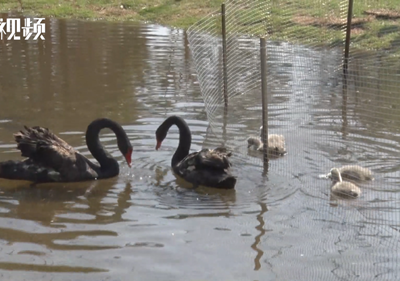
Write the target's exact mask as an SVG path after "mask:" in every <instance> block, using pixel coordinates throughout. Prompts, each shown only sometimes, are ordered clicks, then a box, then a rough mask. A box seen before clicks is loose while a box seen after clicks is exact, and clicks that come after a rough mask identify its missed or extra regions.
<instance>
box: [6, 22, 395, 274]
mask: <svg viewBox="0 0 400 281" xmlns="http://www.w3.org/2000/svg"><path fill="white" fill-rule="evenodd" d="M46 26H47V31H46V40H45V41H40V42H26V41H2V42H0V161H3V160H7V159H19V158H20V156H19V153H18V151H16V150H15V144H14V143H13V138H12V134H13V133H14V132H16V131H18V130H19V129H21V127H22V126H23V125H28V126H33V125H40V126H45V127H49V128H51V129H52V130H53V131H54V132H55V133H57V134H58V135H59V136H61V137H62V138H64V139H65V140H66V141H67V142H69V143H70V144H71V145H73V146H74V147H76V148H77V149H79V150H80V151H81V152H82V153H83V154H84V155H87V156H89V157H90V155H89V152H88V150H87V148H86V146H85V141H84V132H85V130H86V126H87V125H88V124H89V122H90V121H92V120H93V119H95V118H98V117H109V118H112V119H114V120H116V121H118V122H119V123H120V124H122V125H123V127H124V128H125V130H126V131H127V132H128V135H129V137H130V139H131V141H132V144H133V146H134V154H133V168H132V169H129V168H128V167H127V166H126V164H125V163H124V162H123V161H122V156H121V155H120V153H119V151H118V150H117V146H116V143H115V137H114V135H113V134H111V133H110V131H104V133H102V135H101V140H102V142H103V143H104V144H105V146H106V147H107V149H108V150H109V151H110V152H111V153H112V154H113V155H114V156H115V157H116V158H117V159H118V160H119V161H120V163H121V174H120V175H119V176H118V177H115V178H112V179H107V180H101V181H93V182H83V183H74V184H45V185H39V186H36V187H31V186H30V185H29V183H26V182H10V181H6V180H0V190H1V194H0V275H1V280H82V279H85V280H132V278H135V279H138V280H355V279H357V280H372V279H373V278H374V277H376V276H380V277H379V279H380V280H397V278H396V276H398V275H399V270H398V267H397V264H398V259H397V250H398V246H399V245H398V239H399V234H398V224H399V221H400V219H399V209H398V206H399V204H398V202H399V199H400V198H399V195H398V183H399V176H400V173H399V168H400V167H399V165H398V159H399V156H400V152H399V144H398V141H399V138H400V131H399V127H398V126H396V124H398V120H399V114H398V107H396V104H395V102H392V101H393V100H394V98H395V91H393V89H396V87H398V82H397V81H396V79H384V81H385V82H384V83H382V82H380V81H381V80H382V79H373V78H371V77H382V76H383V77H385V75H388V74H387V71H386V72H385V71H383V70H380V68H379V65H380V64H379V63H380V62H379V59H380V58H378V57H371V59H372V60H374V63H373V64H372V66H371V65H367V64H365V57H362V58H360V59H359V60H355V64H354V67H353V68H352V71H351V85H350V87H349V92H348V99H347V104H343V102H342V100H343V99H342V98H341V97H342V96H341V95H342V92H341V85H340V78H339V77H340V75H339V73H338V72H337V71H336V70H335V68H334V67H333V66H332V67H330V66H329V63H330V62H335V63H336V62H337V61H338V60H339V59H340V52H336V51H329V52H327V51H321V50H307V49H305V48H301V47H299V48H298V49H297V51H296V52H295V53H293V52H291V56H289V57H285V58H284V59H282V58H281V57H275V58H270V59H271V66H270V68H269V71H270V74H271V77H272V81H273V83H272V84H270V87H271V92H270V94H271V97H270V102H271V105H270V124H271V127H270V131H271V132H276V133H282V134H284V135H285V137H286V140H287V146H288V151H289V153H288V155H286V156H285V157H284V158H281V159H277V160H273V161H271V163H270V172H269V173H268V175H267V176H263V175H262V169H261V165H260V160H259V158H257V157H253V156H252V155H247V152H246V149H245V141H244V140H245V139H246V137H247V136H248V135H252V134H257V133H258V127H259V126H260V122H261V121H260V117H259V116H260V115H259V110H260V108H259V102H258V100H259V98H258V97H257V94H256V93H249V94H248V95H246V96H242V97H237V98H235V99H232V101H231V105H230V106H231V107H232V108H233V109H234V110H230V113H229V115H228V117H227V120H226V127H225V130H223V129H222V127H221V126H220V127H218V125H216V124H218V122H217V121H218V118H219V117H218V116H214V117H215V118H214V120H217V121H215V122H217V123H213V124H210V123H209V122H208V121H207V114H206V112H205V110H204V104H203V99H202V96H201V94H200V89H199V86H198V83H197V80H196V75H195V71H194V68H193V67H192V65H191V63H190V52H189V48H188V45H187V37H186V34H185V33H184V32H183V31H181V30H174V29H168V28H165V27H160V26H156V25H133V24H121V23H102V22H92V23H88V22H83V21H70V20H55V19H51V20H47V21H46ZM278 47H279V48H280V49H284V46H278ZM289 53H290V52H289ZM310 53H313V56H311V57H313V58H314V59H308V60H307V59H306V58H307V57H310V56H309V55H310ZM321 57H323V58H324V59H323V60H322V59H318V58H321ZM299 61H306V62H307V64H306V65H304V64H302V65H296V62H299ZM288 62H289V63H288ZM332 65H334V63H333V64H332ZM396 69H398V68H396V67H395V66H393V69H392V70H391V71H389V73H396V71H397V70H396ZM379 75H380V76H379ZM327 77H329V78H327ZM362 77H367V78H362ZM397 80H398V79H397ZM170 114H179V115H181V116H183V117H184V118H185V119H186V120H187V122H188V123H189V125H190V127H191V129H192V133H193V144H192V150H197V149H200V148H202V147H208V146H212V145H216V144H221V143H225V144H226V145H228V146H230V147H231V148H232V149H234V151H235V156H234V158H233V163H234V166H235V168H234V172H235V173H236V174H237V176H238V179H239V180H238V184H237V188H236V190H232V191H219V190H214V189H205V188H202V189H198V190H193V189H190V188H188V187H190V186H188V185H187V184H186V183H185V182H182V181H181V180H179V179H177V178H176V177H175V176H174V175H173V174H172V173H171V171H170V168H169V165H170V160H171V157H172V154H173V151H174V149H175V147H176V145H177V140H178V134H177V130H176V129H173V130H172V131H171V132H170V133H169V134H168V138H167V139H166V140H165V141H164V143H163V147H162V149H161V150H160V151H155V149H154V148H155V138H154V132H155V129H156V128H157V126H158V125H159V124H160V123H161V122H162V121H163V120H164V119H165V118H166V116H168V115H170ZM221 122H222V121H221ZM348 163H357V164H361V165H363V166H366V167H369V168H371V169H372V170H373V171H374V173H375V175H376V180H375V181H374V182H373V183H368V184H366V185H363V186H362V189H363V194H362V196H361V198H359V199H357V200H338V199H335V198H332V197H331V195H330V192H329V187H330V183H329V181H326V180H323V179H320V178H319V177H318V175H320V174H323V173H326V172H328V171H329V169H330V168H332V167H333V166H336V165H338V166H340V165H343V164H348Z"/></svg>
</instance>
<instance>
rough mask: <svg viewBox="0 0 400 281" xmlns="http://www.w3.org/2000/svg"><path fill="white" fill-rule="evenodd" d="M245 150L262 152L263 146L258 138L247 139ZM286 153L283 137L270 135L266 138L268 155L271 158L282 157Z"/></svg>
mask: <svg viewBox="0 0 400 281" xmlns="http://www.w3.org/2000/svg"><path fill="white" fill-rule="evenodd" d="M247 148H248V149H250V150H255V151H263V150H264V145H263V142H262V141H261V139H260V138H257V137H249V138H248V139H247ZM285 153H286V148H285V137H284V136H282V135H276V134H272V135H269V136H268V154H271V155H273V156H282V155H284V154H285Z"/></svg>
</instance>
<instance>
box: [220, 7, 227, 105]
mask: <svg viewBox="0 0 400 281" xmlns="http://www.w3.org/2000/svg"><path fill="white" fill-rule="evenodd" d="M221 16H222V69H223V83H224V105H225V110H226V109H227V107H228V71H227V67H226V64H227V58H226V57H227V55H226V19H225V4H222V5H221Z"/></svg>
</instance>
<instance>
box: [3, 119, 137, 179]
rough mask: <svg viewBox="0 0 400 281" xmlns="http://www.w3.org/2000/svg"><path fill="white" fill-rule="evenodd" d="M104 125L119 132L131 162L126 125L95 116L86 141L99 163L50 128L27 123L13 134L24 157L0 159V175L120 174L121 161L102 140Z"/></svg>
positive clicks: (67, 176)
mask: <svg viewBox="0 0 400 281" xmlns="http://www.w3.org/2000/svg"><path fill="white" fill-rule="evenodd" d="M103 128H109V129H111V130H112V131H113V132H114V133H115V134H116V136H117V142H118V148H119V150H120V151H121V153H122V154H123V155H124V156H125V159H126V161H127V163H128V165H130V163H131V154H132V145H131V143H130V141H129V139H128V136H127V135H126V133H125V131H124V130H123V128H122V127H121V126H120V125H119V124H118V123H116V122H115V121H112V120H110V119H107V118H101V119H96V120H94V121H93V122H92V123H91V124H90V125H89V126H88V128H87V131H86V144H87V146H88V148H89V151H90V152H91V153H92V155H93V157H94V158H95V159H96V160H97V161H98V162H99V164H100V165H97V164H94V163H93V162H91V161H90V160H89V159H87V158H86V157H85V156H83V155H82V154H80V153H79V152H78V151H76V150H75V149H74V148H73V147H72V146H70V145H69V144H68V143H66V142H65V141H64V140H62V139H60V138H59V137H57V136H56V135H55V134H53V133H52V132H51V131H50V130H49V129H47V128H42V127H37V126H36V127H31V128H28V127H25V131H21V132H19V133H17V134H15V135H14V137H15V141H16V142H17V144H18V146H17V148H18V149H19V150H20V151H21V156H24V157H28V158H27V159H25V160H23V161H12V160H10V161H5V162H0V178H6V179H13V180H27V181H32V182H35V183H43V182H75V181H84V180H93V179H102V178H110V177H114V176H116V175H118V174H119V164H118V162H117V161H116V160H115V159H114V158H113V157H112V156H111V155H110V154H109V153H108V152H107V151H106V150H105V149H104V147H103V146H102V145H101V143H100V140H99V132H100V131H101V130H102V129H103Z"/></svg>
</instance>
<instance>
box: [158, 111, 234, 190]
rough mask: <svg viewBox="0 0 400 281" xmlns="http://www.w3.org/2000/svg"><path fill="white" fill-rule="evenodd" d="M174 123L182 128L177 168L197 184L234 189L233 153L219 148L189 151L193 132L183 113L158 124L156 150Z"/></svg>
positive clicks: (172, 164) (173, 165) (173, 167)
mask: <svg viewBox="0 0 400 281" xmlns="http://www.w3.org/2000/svg"><path fill="white" fill-rule="evenodd" d="M172 125H176V126H177V127H178V128H179V145H178V148H177V150H176V151H175V154H174V156H173V157H172V161H171V166H172V169H173V171H174V172H175V173H176V174H177V175H179V176H180V177H182V178H184V179H185V180H186V181H188V182H190V183H192V184H193V185H194V187H198V186H199V185H203V186H208V187H214V188H221V189H232V188H234V187H235V185H236V177H234V176H232V175H231V173H230V171H229V168H230V167H231V163H230V162H229V160H228V157H229V156H231V154H232V153H231V152H229V151H227V150H226V148H223V147H218V148H216V149H213V150H211V149H207V148H206V149H202V150H201V151H198V152H193V153H190V154H189V150H190V145H191V142H192V134H191V132H190V129H189V127H188V125H187V123H186V122H185V120H183V118H181V117H179V116H170V117H168V118H167V119H166V120H165V121H164V122H163V123H162V124H161V125H160V127H158V129H157V131H156V139H157V146H156V150H158V149H159V148H160V146H161V143H162V141H163V140H164V139H165V137H166V136H167V133H168V130H169V128H170V127H171V126H172Z"/></svg>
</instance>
